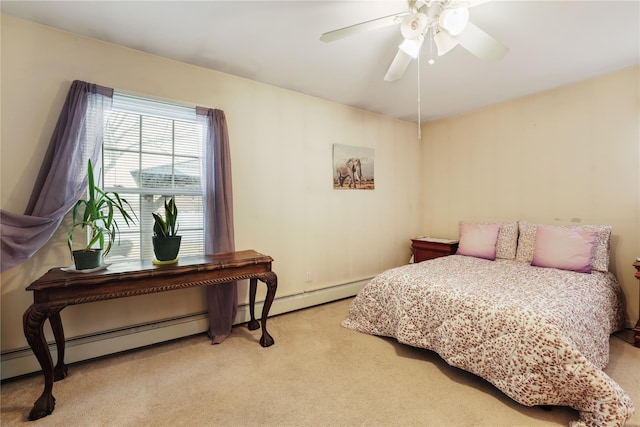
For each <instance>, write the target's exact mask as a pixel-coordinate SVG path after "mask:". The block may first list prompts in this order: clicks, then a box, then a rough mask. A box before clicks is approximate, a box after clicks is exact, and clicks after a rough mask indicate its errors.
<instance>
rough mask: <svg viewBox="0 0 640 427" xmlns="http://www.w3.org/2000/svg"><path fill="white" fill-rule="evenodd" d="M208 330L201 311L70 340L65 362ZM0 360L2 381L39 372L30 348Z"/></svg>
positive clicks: (309, 300) (336, 290)
mask: <svg viewBox="0 0 640 427" xmlns="http://www.w3.org/2000/svg"><path fill="white" fill-rule="evenodd" d="M369 280H371V278H367V279H362V280H358V281H355V282H350V283H344V284H341V285H336V286H331V287H328V288H323V289H318V290H315V291H310V292H304V293H300V294H295V295H288V296H284V297H280V298H278V297H276V299H275V300H274V301H273V305H272V306H271V310H270V311H269V316H274V315H277V314H283V313H288V312H291V311H295V310H300V309H303V308H308V307H313V306H314V305H319V304H324V303H327V302H331V301H337V300H340V299H343V298H348V297H352V296H354V295H356V294H357V293H358V292H359V291H360V289H362V288H363V287H364V285H366V284H367V283H368V282H369ZM262 307H263V303H262V302H256V306H255V313H256V316H257V317H258V318H260V316H261V313H262ZM250 318H251V316H250V313H249V305H248V304H246V305H241V306H239V307H238V315H237V317H236V324H242V323H246V322H248V321H249V320H250ZM208 327H209V320H208V316H207V313H206V312H202V313H194V314H189V315H186V316H181V317H174V318H171V319H165V320H160V321H155V322H151V323H145V324H140V325H132V326H128V327H125V328H119V329H113V330H109V331H102V332H98V333H94V334H91V335H85V336H80V337H74V338H69V339H67V340H66V344H65V363H67V364H69V363H74V362H80V361H83V360H89V359H94V358H96V357H101V356H106V355H109V354H114V353H119V352H121V351H125V350H131V349H134V348H140V347H145V346H148V345H151V344H157V343H160V342H164V341H169V340H172V339H176V338H182V337H187V336H190V335H195V334H199V333H202V332H205V331H207V329H208ZM274 338H276V342H277V337H274ZM49 349H50V350H51V357H52V358H53V363H54V364H55V363H56V360H57V356H58V355H57V351H56V347H55V343H53V342H51V343H49ZM0 360H1V363H2V372H1V373H2V380H5V379H8V378H13V377H18V376H21V375H26V374H30V373H33V372H38V371H40V370H41V368H40V364H39V363H38V361H37V359H36V357H35V355H34V354H33V352H32V351H31V348H29V347H25V348H21V349H17V350H12V351H7V352H3V353H2V354H1V355H0Z"/></svg>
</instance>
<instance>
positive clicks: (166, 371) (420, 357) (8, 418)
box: [0, 299, 640, 427]
mask: <svg viewBox="0 0 640 427" xmlns="http://www.w3.org/2000/svg"><path fill="white" fill-rule="evenodd" d="M350 302H351V299H347V300H342V301H337V302H333V303H330V304H325V305H321V306H318V307H313V308H310V309H306V310H301V311H297V312H294V313H288V314H284V315H280V316H276V317H273V318H270V319H269V321H268V329H269V332H270V333H271V335H272V336H273V337H274V339H275V345H274V346H272V347H269V348H262V347H260V345H259V344H258V339H259V337H260V331H259V330H258V331H248V330H247V329H246V326H245V325H240V326H237V327H235V328H234V330H233V333H232V334H231V335H230V336H229V338H227V340H226V341H225V342H224V343H222V344H221V345H217V346H212V345H211V344H210V341H209V339H208V338H207V337H206V335H197V336H193V337H189V338H185V339H181V340H177V341H172V342H169V343H165V344H161V345H157V346H153V347H149V348H144V349H139V350H135V351H131V352H127V353H124V354H119V355H115V356H110V357H105V358H102V359H98V360H93V361H89V362H83V363H79V364H74V365H71V366H70V367H69V376H68V377H67V378H66V379H65V380H64V381H59V382H56V383H55V385H54V388H53V394H54V396H55V397H56V399H57V402H56V409H55V411H54V412H53V414H51V415H50V416H48V417H45V418H43V419H41V420H38V421H35V422H32V423H29V422H27V421H26V418H27V415H28V413H29V411H30V409H31V406H32V403H33V401H34V400H35V399H36V398H37V397H38V396H39V395H40V393H41V392H42V386H43V379H42V376H41V375H34V376H29V377H26V378H21V379H16V380H11V381H8V382H5V383H4V384H2V390H1V397H2V402H1V404H2V413H1V418H0V421H1V424H2V426H3V427H4V426H13V425H31V426H34V427H36V426H37V427H40V426H65V427H66V426H566V425H568V423H569V422H570V421H571V420H575V419H577V412H576V411H574V410H572V409H570V408H565V407H555V408H552V409H551V410H549V411H547V410H543V409H541V408H537V407H532V408H529V407H525V406H522V405H520V404H518V403H516V402H515V401H513V400H511V399H510V398H508V397H507V396H505V395H504V394H503V393H501V392H500V391H499V390H497V389H496V388H494V387H493V386H492V385H491V384H489V383H487V382H486V381H484V380H482V379H480V378H478V377H476V376H474V375H472V374H469V373H467V372H464V371H461V370H459V369H456V368H453V367H451V366H449V365H447V364H446V363H445V362H444V361H443V360H442V359H440V357H439V356H438V355H437V354H435V353H433V352H430V351H427V350H422V349H416V348H412V347H408V346H405V345H402V344H398V343H397V342H396V341H395V340H393V339H388V338H381V337H374V336H369V335H364V334H360V333H357V332H354V331H351V330H348V329H345V328H342V327H341V326H340V322H341V321H342V320H343V319H344V318H345V317H346V314H347V311H348V306H349V303H350ZM639 362H640V349H637V348H635V347H633V346H632V345H630V344H628V343H627V342H625V341H623V340H622V339H620V338H617V337H612V338H611V363H610V364H609V367H608V368H607V369H606V371H607V373H609V375H611V376H612V377H613V378H614V379H615V380H616V381H617V382H618V383H619V384H620V385H621V386H622V387H623V388H624V389H625V390H626V391H627V393H629V394H630V395H631V398H632V399H633V400H634V402H635V404H636V406H637V405H639V404H640V372H639V370H638V367H639V366H640V363H639ZM628 425H630V426H640V415H639V414H638V413H636V414H635V415H634V416H633V418H632V419H631V420H630V422H629V424H628Z"/></svg>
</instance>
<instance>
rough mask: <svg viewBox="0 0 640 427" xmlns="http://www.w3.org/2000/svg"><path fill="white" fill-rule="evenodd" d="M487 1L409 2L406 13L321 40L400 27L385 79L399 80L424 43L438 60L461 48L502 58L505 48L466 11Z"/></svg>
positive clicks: (326, 35)
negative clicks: (399, 39) (433, 48)
mask: <svg viewBox="0 0 640 427" xmlns="http://www.w3.org/2000/svg"><path fill="white" fill-rule="evenodd" d="M487 1H489V0H410V1H409V11H406V12H400V13H396V14H395V15H389V16H384V17H381V18H377V19H373V20H371V21H366V22H362V23H359V24H355V25H350V26H348V27H345V28H340V29H338V30H334V31H329V32H327V33H324V34H322V36H321V37H320V40H322V41H324V42H332V41H335V40H340V39H342V38H345V37H350V36H353V35H356V34H360V33H362V32H366V31H371V30H376V29H378V28H383V27H387V26H390V25H397V24H400V32H401V33H402V37H403V38H404V40H403V42H402V44H400V46H399V47H398V52H397V53H396V56H395V58H394V59H393V62H392V63H391V66H389V69H388V70H387V73H386V75H385V76H384V79H385V80H386V81H389V82H392V81H395V80H398V79H400V78H401V77H402V76H403V75H404V72H405V71H406V69H407V67H408V66H409V63H410V62H411V60H412V59H416V58H417V57H418V54H419V52H420V47H421V46H422V43H423V42H424V39H425V38H427V37H429V38H430V39H431V40H433V42H434V43H435V45H436V48H437V51H438V56H442V55H444V54H445V53H447V52H449V51H451V49H453V48H454V47H456V46H457V45H460V46H462V47H463V48H465V49H466V50H468V51H469V52H471V53H472V54H473V55H475V56H477V57H478V58H480V59H482V60H484V61H496V60H498V59H500V58H502V57H503V56H504V55H505V54H506V53H507V51H508V48H507V47H505V46H504V45H502V44H501V43H500V42H498V41H497V40H496V39H494V38H493V37H491V36H490V35H489V34H487V33H486V32H484V31H483V30H481V29H480V28H478V27H477V26H475V25H474V24H473V23H471V22H469V8H470V7H473V6H477V5H479V4H482V3H486V2H487Z"/></svg>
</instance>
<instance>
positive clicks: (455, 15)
mask: <svg viewBox="0 0 640 427" xmlns="http://www.w3.org/2000/svg"><path fill="white" fill-rule="evenodd" d="M438 22H439V24H440V27H442V28H444V29H445V30H447V31H448V32H449V34H451V35H452V36H457V35H458V34H460V33H462V31H463V30H464V28H465V27H466V26H467V23H468V22H469V9H467V8H466V7H464V6H461V7H457V8H455V9H445V10H443V11H442V13H441V14H440V18H438Z"/></svg>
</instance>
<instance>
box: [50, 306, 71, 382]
mask: <svg viewBox="0 0 640 427" xmlns="http://www.w3.org/2000/svg"><path fill="white" fill-rule="evenodd" d="M49 323H50V324H51V330H53V336H54V337H55V339H56V348H57V350H58V362H57V363H56V366H55V367H54V368H53V380H54V381H60V380H63V379H65V377H66V376H67V372H68V371H67V365H65V364H64V329H63V328H62V319H60V311H57V312H55V313H53V314H52V315H51V317H50V318H49Z"/></svg>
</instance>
